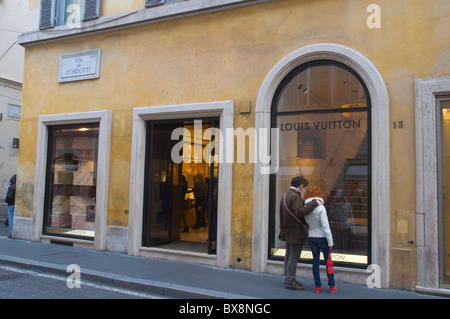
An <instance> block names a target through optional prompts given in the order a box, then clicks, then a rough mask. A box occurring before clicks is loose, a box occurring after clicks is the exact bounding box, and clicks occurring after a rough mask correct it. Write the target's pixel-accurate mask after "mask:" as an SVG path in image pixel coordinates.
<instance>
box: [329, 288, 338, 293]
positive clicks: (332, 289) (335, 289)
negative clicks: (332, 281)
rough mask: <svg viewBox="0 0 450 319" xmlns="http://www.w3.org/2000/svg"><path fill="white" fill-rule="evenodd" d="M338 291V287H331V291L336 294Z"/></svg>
mask: <svg viewBox="0 0 450 319" xmlns="http://www.w3.org/2000/svg"><path fill="white" fill-rule="evenodd" d="M336 291H337V287H336V286H335V287H330V292H331V293H332V294H334V293H335V292H336Z"/></svg>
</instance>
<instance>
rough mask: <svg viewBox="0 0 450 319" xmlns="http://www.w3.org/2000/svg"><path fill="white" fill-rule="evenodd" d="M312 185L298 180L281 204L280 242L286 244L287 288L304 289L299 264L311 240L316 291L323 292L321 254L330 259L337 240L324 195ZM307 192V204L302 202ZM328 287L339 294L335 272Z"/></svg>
mask: <svg viewBox="0 0 450 319" xmlns="http://www.w3.org/2000/svg"><path fill="white" fill-rule="evenodd" d="M306 186H308V181H307V180H306V179H305V178H304V177H303V176H297V177H294V178H293V179H292V181H291V187H290V189H289V191H287V192H286V194H284V196H283V197H282V198H281V201H280V236H279V238H280V240H283V241H286V255H285V257H284V270H285V276H286V278H285V287H286V289H294V290H303V289H304V287H303V284H302V283H300V282H298V281H297V280H295V275H296V271H297V263H298V260H299V258H300V254H301V252H302V249H303V245H304V244H305V242H306V238H307V237H308V240H309V245H310V247H311V251H312V253H313V275H314V283H315V292H316V293H320V292H321V290H322V283H321V280H320V275H319V265H320V252H321V251H322V253H323V256H324V258H325V262H327V260H328V256H329V253H330V249H331V247H332V246H333V238H332V235H331V230H330V226H329V224H328V218H327V214H326V210H325V207H324V206H323V203H324V200H323V195H322V192H321V191H320V189H319V188H317V187H315V186H310V187H308V188H306ZM303 192H304V198H305V202H303V199H302V193H303ZM327 277H328V286H329V290H330V292H331V293H334V292H336V291H337V288H336V286H335V282H334V273H331V274H329V273H328V272H327Z"/></svg>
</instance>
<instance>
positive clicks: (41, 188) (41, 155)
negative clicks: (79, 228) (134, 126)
mask: <svg viewBox="0 0 450 319" xmlns="http://www.w3.org/2000/svg"><path fill="white" fill-rule="evenodd" d="M86 123H98V124H99V141H98V158H97V162H98V163H99V165H98V168H97V188H96V207H95V237H94V242H93V243H92V241H90V240H82V239H76V238H65V237H58V236H53V235H52V236H50V235H43V234H42V228H43V218H44V201H45V180H46V165H47V148H48V129H49V127H50V126H55V125H72V124H86ZM111 123H112V111H111V110H104V111H92V112H80V113H64V114H52V115H41V116H39V124H38V136H37V147H36V172H35V182H34V199H33V218H32V230H31V231H32V234H31V240H32V241H35V242H38V241H41V240H57V241H64V242H71V243H76V244H81V245H87V246H92V244H93V246H94V249H96V250H105V249H106V235H107V234H106V233H107V215H108V190H109V187H108V186H109V163H110V146H111Z"/></svg>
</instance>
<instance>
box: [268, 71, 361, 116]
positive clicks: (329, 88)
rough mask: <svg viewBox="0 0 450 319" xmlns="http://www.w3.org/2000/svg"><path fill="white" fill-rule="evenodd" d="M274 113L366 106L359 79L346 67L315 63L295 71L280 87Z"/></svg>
mask: <svg viewBox="0 0 450 319" xmlns="http://www.w3.org/2000/svg"><path fill="white" fill-rule="evenodd" d="M277 107H278V108H277V110H276V111H277V112H298V111H311V110H323V109H346V108H362V107H367V99H366V94H365V91H364V88H363V86H362V85H361V82H360V81H359V80H358V79H357V78H356V77H355V76H354V75H353V74H352V73H351V72H349V71H348V70H347V69H346V68H345V67H342V66H340V65H336V64H316V65H311V66H308V67H306V68H302V69H300V70H299V71H298V72H296V73H295V72H294V73H293V74H292V76H290V78H289V80H288V81H287V82H286V84H285V85H284V87H283V88H282V91H281V94H280V95H279V99H278V101H277Z"/></svg>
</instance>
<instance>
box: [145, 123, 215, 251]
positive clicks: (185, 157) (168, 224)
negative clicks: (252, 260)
mask: <svg viewBox="0 0 450 319" xmlns="http://www.w3.org/2000/svg"><path fill="white" fill-rule="evenodd" d="M218 132H219V119H218V118H208V119H196V120H193V119H192V120H186V119H182V120H164V121H148V122H147V142H146V161H145V186H144V192H145V193H144V194H145V196H144V210H143V231H142V246H145V247H161V248H165V249H173V250H181V251H189V252H196V253H205V254H215V253H216V237H217V236H216V234H217V188H218V185H217V181H218V166H219V164H218V161H217V160H214V158H215V157H217V156H216V153H217V152H216V150H217V149H218V146H219V145H218V144H219V140H220V139H219V138H217V139H216V136H219V135H218Z"/></svg>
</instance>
